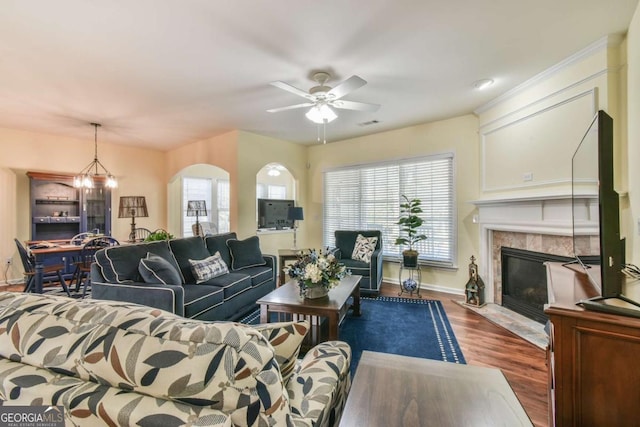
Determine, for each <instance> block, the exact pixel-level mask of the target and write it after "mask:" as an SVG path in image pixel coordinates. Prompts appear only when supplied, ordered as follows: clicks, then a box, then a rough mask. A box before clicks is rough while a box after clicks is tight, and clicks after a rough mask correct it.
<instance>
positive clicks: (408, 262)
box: [402, 249, 418, 268]
mask: <svg viewBox="0 0 640 427" xmlns="http://www.w3.org/2000/svg"><path fill="white" fill-rule="evenodd" d="M402 265H403V266H405V267H407V268H415V267H417V266H418V251H414V250H408V249H407V250H406V251H402Z"/></svg>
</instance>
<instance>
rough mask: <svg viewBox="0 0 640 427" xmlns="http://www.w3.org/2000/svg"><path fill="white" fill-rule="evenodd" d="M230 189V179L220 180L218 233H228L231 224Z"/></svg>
mask: <svg viewBox="0 0 640 427" xmlns="http://www.w3.org/2000/svg"><path fill="white" fill-rule="evenodd" d="M229 194H230V190H229V181H227V180H219V181H218V233H228V232H229V231H230V225H229V206H230V204H231V203H230V202H229V199H230V195H229Z"/></svg>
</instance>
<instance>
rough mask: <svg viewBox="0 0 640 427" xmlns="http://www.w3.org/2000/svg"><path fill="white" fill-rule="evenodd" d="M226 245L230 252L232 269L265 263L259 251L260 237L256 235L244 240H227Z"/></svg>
mask: <svg viewBox="0 0 640 427" xmlns="http://www.w3.org/2000/svg"><path fill="white" fill-rule="evenodd" d="M227 246H228V247H229V252H230V253H231V269H232V270H241V269H243V268H247V267H255V266H257V265H265V264H266V261H265V260H264V258H263V257H262V252H261V251H260V239H258V236H252V237H249V238H248V239H244V240H227Z"/></svg>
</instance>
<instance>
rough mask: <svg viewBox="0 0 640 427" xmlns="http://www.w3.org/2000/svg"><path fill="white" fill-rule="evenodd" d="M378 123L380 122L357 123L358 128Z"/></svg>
mask: <svg viewBox="0 0 640 427" xmlns="http://www.w3.org/2000/svg"><path fill="white" fill-rule="evenodd" d="M378 123H380V120H369V121H368V122H362V123H358V126H371V125H375V124H378Z"/></svg>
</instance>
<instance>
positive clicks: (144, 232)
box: [134, 227, 151, 242]
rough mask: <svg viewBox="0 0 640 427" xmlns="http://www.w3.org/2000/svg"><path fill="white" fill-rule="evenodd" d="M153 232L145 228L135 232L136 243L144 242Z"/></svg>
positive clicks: (137, 229)
mask: <svg viewBox="0 0 640 427" xmlns="http://www.w3.org/2000/svg"><path fill="white" fill-rule="evenodd" d="M149 234H151V230H149V229H148V228H144V227H139V228H136V229H135V230H134V235H135V239H134V242H144V239H146V238H147V237H149Z"/></svg>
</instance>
